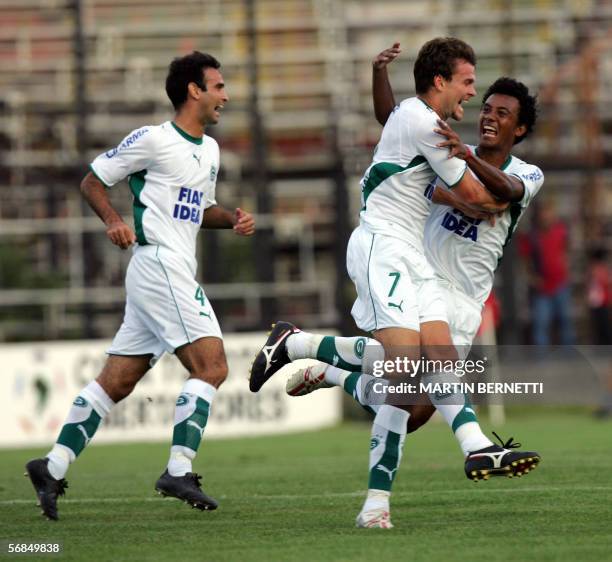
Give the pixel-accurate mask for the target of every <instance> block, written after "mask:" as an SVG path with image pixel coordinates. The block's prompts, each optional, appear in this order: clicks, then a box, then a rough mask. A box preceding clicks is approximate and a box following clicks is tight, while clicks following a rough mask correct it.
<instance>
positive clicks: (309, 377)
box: [285, 363, 333, 396]
mask: <svg viewBox="0 0 612 562" xmlns="http://www.w3.org/2000/svg"><path fill="white" fill-rule="evenodd" d="M326 370H327V365H326V364H325V363H317V364H316V365H311V366H310V367H306V368H304V369H299V370H298V371H296V372H295V373H293V374H292V375H291V376H290V377H289V379H288V380H287V386H286V387H285V388H286V390H287V394H289V396H304V395H306V394H310V393H311V392H313V391H315V390H318V389H319V388H331V387H332V386H333V384H329V383H328V382H325V371H326Z"/></svg>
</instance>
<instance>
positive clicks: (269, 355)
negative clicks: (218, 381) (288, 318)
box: [249, 321, 300, 392]
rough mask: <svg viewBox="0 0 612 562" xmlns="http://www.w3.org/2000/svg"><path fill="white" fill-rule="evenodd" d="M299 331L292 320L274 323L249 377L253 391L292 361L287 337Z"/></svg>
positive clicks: (257, 390) (256, 390)
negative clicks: (288, 352)
mask: <svg viewBox="0 0 612 562" xmlns="http://www.w3.org/2000/svg"><path fill="white" fill-rule="evenodd" d="M299 331H300V330H299V329H298V328H296V327H295V326H294V325H293V324H291V322H283V321H280V322H277V323H276V324H272V331H271V332H270V333H269V334H268V339H267V340H266V343H265V345H264V346H263V347H262V348H261V350H260V351H259V353H258V354H257V355H256V356H255V360H254V361H253V365H252V366H251V378H250V379H249V388H250V389H251V392H259V389H260V388H261V387H262V386H263V385H264V384H265V383H266V382H267V381H268V379H269V378H270V377H271V376H272V375H273V374H274V373H276V372H277V371H279V370H280V369H282V368H283V367H284V366H285V365H287V364H288V363H291V359H289V355H288V354H287V338H288V337H289V336H290V335H291V334H295V333H297V332H299Z"/></svg>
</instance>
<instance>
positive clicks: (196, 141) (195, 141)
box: [170, 121, 202, 144]
mask: <svg viewBox="0 0 612 562" xmlns="http://www.w3.org/2000/svg"><path fill="white" fill-rule="evenodd" d="M170 123H172V126H173V127H174V130H175V131H176V132H177V133H178V134H179V135H181V137H183V138H184V139H185V140H188V141H189V142H192V143H193V144H202V138H198V137H192V136H191V135H190V134H189V133H186V132H185V131H183V129H181V128H180V127H179V126H178V125H177V124H176V123H175V122H174V121H170Z"/></svg>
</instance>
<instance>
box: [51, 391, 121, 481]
mask: <svg viewBox="0 0 612 562" xmlns="http://www.w3.org/2000/svg"><path fill="white" fill-rule="evenodd" d="M114 405H115V403H114V402H113V401H112V400H111V399H110V397H109V396H108V394H106V392H105V391H104V389H103V388H102V387H101V386H100V384H98V382H97V381H92V382H90V383H89V384H88V385H87V386H86V387H85V388H83V390H82V391H81V393H80V394H79V395H78V396H77V397H76V398H75V400H74V402H73V403H72V406H71V408H70V410H69V412H68V416H67V418H66V421H65V422H64V425H63V426H62V429H61V431H60V434H59V436H58V438H57V441H56V443H55V445H54V446H53V448H52V449H51V451H49V453H48V454H47V457H48V458H49V464H48V468H49V472H50V473H51V476H53V477H54V478H56V479H58V480H59V479H61V478H63V477H64V476H65V474H66V472H67V471H68V466H69V464H70V463H72V462H74V460H75V459H76V457H78V456H79V455H80V454H81V453H82V452H83V449H84V448H85V447H86V446H87V445H88V444H89V442H90V441H91V440H92V438H93V436H94V435H95V433H96V431H97V430H98V427H99V426H100V423H101V422H102V420H103V419H104V418H105V417H106V416H107V415H108V413H109V412H110V410H111V408H112V407H113V406H114Z"/></svg>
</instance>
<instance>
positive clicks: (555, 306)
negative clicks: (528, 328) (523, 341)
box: [520, 201, 575, 345]
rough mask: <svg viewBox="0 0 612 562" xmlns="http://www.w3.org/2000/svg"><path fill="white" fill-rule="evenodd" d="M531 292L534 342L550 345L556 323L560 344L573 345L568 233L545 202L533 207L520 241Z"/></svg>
mask: <svg viewBox="0 0 612 562" xmlns="http://www.w3.org/2000/svg"><path fill="white" fill-rule="evenodd" d="M520 252H521V255H522V256H523V258H525V260H526V262H527V268H528V271H529V277H530V282H531V289H532V294H531V297H532V306H531V309H532V320H533V343H534V344H536V345H549V344H550V340H551V337H550V334H551V330H550V328H551V324H552V321H553V320H557V323H556V326H557V327H558V334H559V340H560V343H561V344H562V345H572V344H573V343H574V342H575V335H574V326H573V324H572V319H571V295H570V287H569V277H568V231H567V227H566V226H565V224H564V223H563V221H562V220H561V219H559V218H558V217H557V215H556V213H555V209H554V205H553V203H552V202H550V201H545V202H543V203H540V204H539V205H537V206H536V210H535V214H534V217H533V221H532V230H531V231H530V232H529V233H528V234H527V235H525V236H523V237H522V239H521V240H520Z"/></svg>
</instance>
